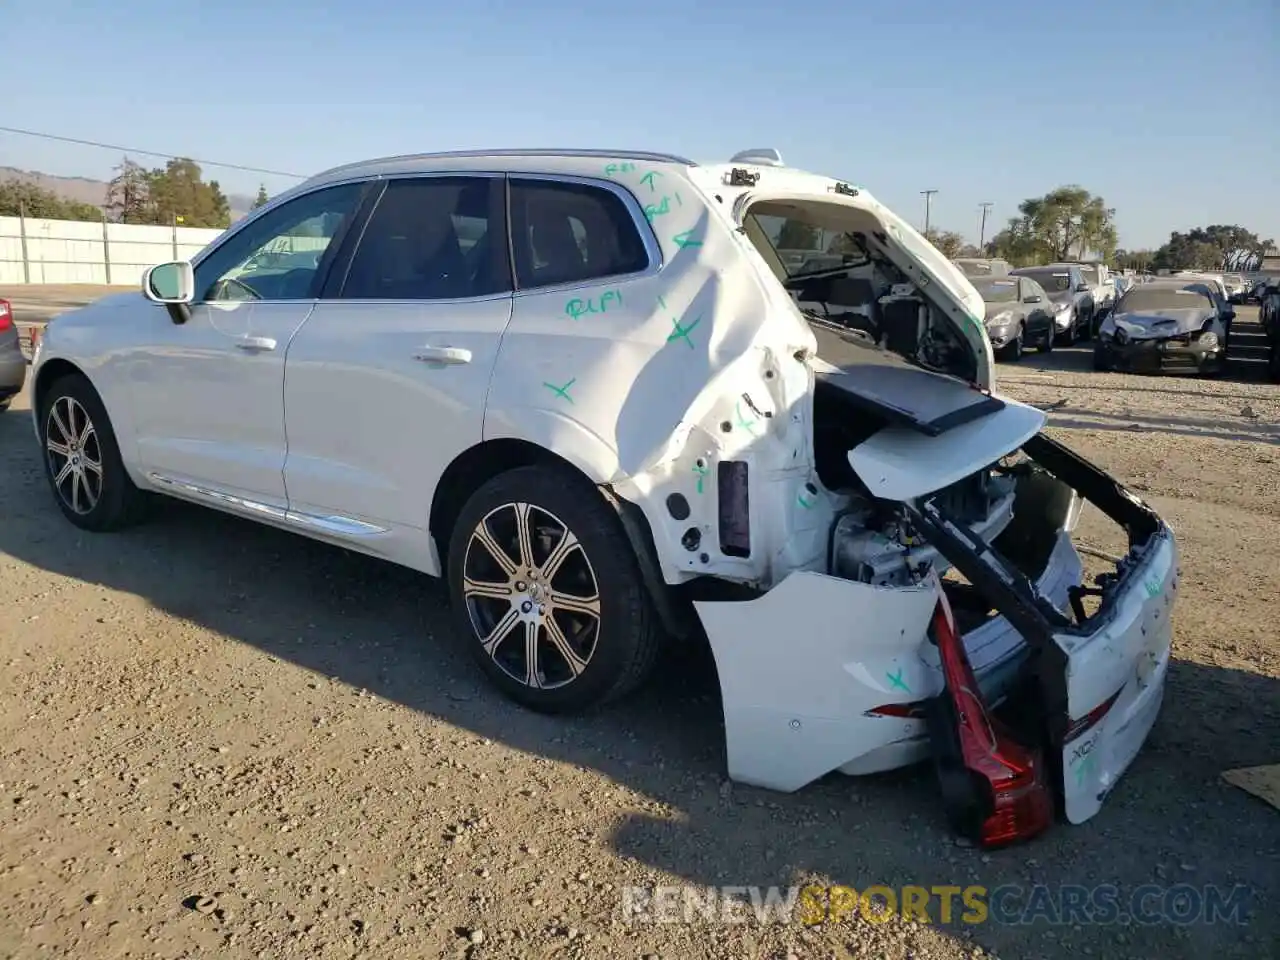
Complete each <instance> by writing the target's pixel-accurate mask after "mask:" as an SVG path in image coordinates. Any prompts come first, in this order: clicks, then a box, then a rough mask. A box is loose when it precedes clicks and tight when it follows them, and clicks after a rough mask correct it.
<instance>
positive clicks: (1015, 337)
mask: <svg viewBox="0 0 1280 960" xmlns="http://www.w3.org/2000/svg"><path fill="white" fill-rule="evenodd" d="M969 282H970V283H972V284H973V287H974V289H975V290H977V291H978V293H979V294H981V296H982V302H983V303H984V304H986V308H987V316H986V328H987V337H988V338H989V339H990V340H991V349H992V350H993V351H994V352H995V355H996V359H998V360H1018V359H1020V358H1021V357H1022V351H1023V348H1024V347H1025V346H1026V345H1027V344H1032V345H1034V346H1036V347H1037V348H1038V349H1039V350H1040V351H1041V352H1045V351H1049V350H1052V349H1053V338H1054V334H1055V330H1054V326H1053V315H1054V312H1053V303H1052V301H1051V300H1050V299H1049V295H1048V294H1047V293H1046V292H1045V291H1044V288H1043V287H1041V286H1040V284H1038V283H1036V282H1035V281H1034V280H1032V279H1031V278H1030V277H974V276H971V277H970V278H969Z"/></svg>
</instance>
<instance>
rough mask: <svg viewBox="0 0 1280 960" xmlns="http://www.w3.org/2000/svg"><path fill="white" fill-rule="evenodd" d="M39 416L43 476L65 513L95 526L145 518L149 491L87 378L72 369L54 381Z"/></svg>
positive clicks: (120, 524)
mask: <svg viewBox="0 0 1280 960" xmlns="http://www.w3.org/2000/svg"><path fill="white" fill-rule="evenodd" d="M37 422H38V423H39V429H40V445H41V446H42V447H43V448H44V468H45V476H46V477H48V480H49V485H50V487H52V488H53V494H54V497H55V498H56V499H57V501H58V507H59V508H60V509H61V510H62V513H63V516H65V517H66V518H67V519H68V520H70V521H71V522H72V523H73V524H75V525H76V526H77V527H79V528H80V529H82V530H92V531H94V532H106V531H110V530H118V529H121V528H122V527H127V526H129V525H130V524H133V523H135V522H137V521H138V520H140V519H142V517H143V515H144V513H145V508H146V504H147V496H146V494H144V493H143V492H142V491H140V490H139V489H138V488H137V487H136V486H134V483H133V481H132V480H131V479H129V474H128V473H127V472H126V470H125V468H124V461H123V460H122V459H121V458H120V447H119V445H118V444H117V443H116V435H115V431H114V430H112V428H111V419H110V418H109V417H108V416H107V409H106V407H104V406H103V405H102V400H101V399H100V398H99V397H98V392H97V391H96V390H94V389H93V385H92V384H90V383H89V381H88V380H86V379H85V378H84V377H83V376H80V375H78V374H72V375H69V376H65V377H62V378H60V379H59V380H57V381H55V382H54V383H53V384H52V385H51V386H50V387H49V389H48V391H47V392H46V393H45V395H44V396H43V397H42V398H41V400H40V416H39V420H38V421H37Z"/></svg>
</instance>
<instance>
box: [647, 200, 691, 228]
mask: <svg viewBox="0 0 1280 960" xmlns="http://www.w3.org/2000/svg"><path fill="white" fill-rule="evenodd" d="M672 197H674V198H675V201H676V206H677V207H683V206H684V201H683V200H681V199H680V194H679V193H673V194H670V195H664V196H663V198H662V199H661V200H659V201H658V202H657V203H650V204H647V205H646V206H645V208H644V218H645V219H646V220H648V221H649V222H650V223H653V220H654V218H655V217H663V216H666V215H667V214H668V213H670V212H671V211H672V209H673V208H672V206H671V199H672Z"/></svg>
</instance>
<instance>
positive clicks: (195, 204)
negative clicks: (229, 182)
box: [147, 157, 231, 229]
mask: <svg viewBox="0 0 1280 960" xmlns="http://www.w3.org/2000/svg"><path fill="white" fill-rule="evenodd" d="M147 194H148V196H149V198H150V204H149V208H150V209H149V218H150V220H151V222H152V223H174V222H180V223H181V224H182V225H183V226H185V227H216V228H218V229H225V228H226V227H228V226H230V225H231V205H230V204H229V203H228V201H227V198H226V195H225V194H224V193H223V192H222V188H221V187H220V186H219V185H218V181H217V180H211V181H209V182H208V183H205V181H204V178H203V176H202V174H201V171H200V165H199V164H198V163H196V162H195V161H194V160H190V159H188V158H186V157H178V158H176V159H173V160H170V161H169V162H168V163H167V164H165V166H164V167H161V168H157V169H155V170H152V171H151V173H150V174H149V175H148V188H147Z"/></svg>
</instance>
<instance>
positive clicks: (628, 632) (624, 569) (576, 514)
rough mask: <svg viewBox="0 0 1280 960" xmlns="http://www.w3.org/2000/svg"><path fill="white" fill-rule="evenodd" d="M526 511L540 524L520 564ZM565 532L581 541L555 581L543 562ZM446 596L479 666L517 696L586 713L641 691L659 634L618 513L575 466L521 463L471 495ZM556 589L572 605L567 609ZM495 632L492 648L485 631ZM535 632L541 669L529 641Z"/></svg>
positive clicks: (530, 522) (528, 523)
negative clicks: (499, 554) (531, 659)
mask: <svg viewBox="0 0 1280 960" xmlns="http://www.w3.org/2000/svg"><path fill="white" fill-rule="evenodd" d="M521 518H524V520H523V522H524V524H525V527H524V529H526V530H531V535H530V536H528V537H526V538H525V539H524V541H523V542H524V544H526V547H525V548H524V549H525V550H527V551H528V552H529V553H530V554H532V564H529V563H523V562H521V560H524V559H528V558H527V557H522V556H521V554H522V553H523V552H524V551H523V550H522V549H521V547H520V543H519V542H518V541H517V540H516V534H517V531H518V530H519V526H518V524H519V523H520V521H521ZM482 531H483V534H482ZM542 534H545V536H546V539H545V540H544V539H542V537H541V536H540V535H542ZM482 536H483V537H484V539H482ZM566 536H572V537H573V538H574V542H575V543H576V546H575V547H571V548H570V552H569V553H568V554H567V555H565V556H562V557H561V558H560V560H559V562H558V563H557V564H556V567H557V569H556V570H554V571H553V573H552V576H551V578H547V577H546V575H545V570H542V571H540V570H539V567H541V565H542V564H543V563H544V562H546V561H547V560H549V559H551V558H552V557H553V556H555V555H556V551H557V550H558V549H559V546H560V544H561V543H563V542H564V540H565V537H566ZM486 540H487V541H488V542H487V543H486ZM495 550H497V551H500V552H502V553H503V554H504V556H503V557H501V558H499V557H497V556H496V555H495ZM531 566H532V569H533V576H529V575H528V571H529V569H530V567H531ZM468 584H484V585H488V586H489V591H488V592H479V591H476V590H475V589H473V588H471V587H469V586H468ZM517 589H519V590H520V592H519V593H517ZM449 596H450V601H451V605H452V607H453V611H454V616H455V619H456V622H457V626H458V629H459V631H460V633H461V635H462V636H463V637H464V638H465V642H466V644H467V647H468V649H469V650H470V652H471V654H472V656H474V657H475V658H476V662H477V663H478V664H479V665H480V668H481V669H482V670H483V671H484V672H485V674H486V675H487V676H488V677H489V679H490V680H492V681H493V683H494V684H495V685H496V686H497V687H498V689H499V690H501V691H502V692H503V693H505V694H506V695H507V696H508V697H510V698H511V699H512V700H514V701H516V702H517V703H520V704H522V705H523V706H526V707H528V708H530V709H533V710H537V711H539V712H542V713H573V712H581V711H584V710H588V709H590V708H592V707H595V706H598V705H600V704H603V703H606V702H608V701H610V700H614V699H617V698H618V697H621V696H623V695H625V694H627V693H629V692H630V691H632V690H634V689H635V688H636V687H638V686H639V685H640V684H641V683H642V682H643V681H644V680H645V678H646V677H647V676H648V674H649V672H650V670H651V668H652V667H653V663H654V660H655V658H656V655H657V652H658V648H659V644H660V640H661V636H662V634H661V631H660V629H659V625H658V617H657V613H656V611H655V609H654V605H653V600H652V598H651V597H650V596H649V593H648V590H647V588H646V587H645V584H644V581H643V579H642V577H641V573H640V568H639V564H638V562H637V560H636V557H635V554H634V552H633V550H632V547H631V542H630V540H628V539H627V535H626V533H625V531H624V530H623V527H622V523H621V521H620V520H619V518H618V515H617V513H616V512H615V511H614V509H613V508H612V507H611V506H610V505H609V504H608V503H607V502H606V501H605V500H604V498H603V497H602V496H601V495H600V493H599V491H598V490H596V489H595V488H594V487H593V486H592V485H591V484H590V483H588V482H587V481H586V480H585V479H583V478H582V477H580V476H578V475H576V474H573V473H571V472H570V471H569V470H567V469H561V468H555V467H546V466H531V467H520V468H518V469H515V470H511V471H509V472H507V473H503V474H500V475H498V476H497V477H494V478H493V479H492V480H490V481H489V482H488V483H486V484H484V485H483V486H482V487H480V489H479V490H477V491H476V492H475V493H474V494H473V495H472V496H471V499H470V500H468V501H467V504H466V506H464V507H463V509H462V511H461V513H460V514H459V516H458V520H457V523H456V524H455V525H454V528H453V535H452V537H451V538H450V543H449ZM556 596H560V597H562V598H564V600H565V601H566V603H565V606H563V607H561V608H560V610H559V611H558V613H559V615H558V616H557V611H556V609H555V608H556V604H555V601H554V598H555V597H556ZM517 598H518V599H517ZM573 600H576V601H577V602H576V604H571V603H569V602H568V601H573ZM574 607H576V609H574ZM504 625H505V630H504V629H503V628H504ZM549 627H550V628H552V629H554V630H555V631H556V634H557V635H558V637H557V638H555V639H553V636H552V634H551V632H550V630H549V629H548V628H549ZM498 630H503V633H502V635H501V636H499V637H497V639H496V642H495V643H494V644H493V645H491V646H489V647H486V644H485V637H486V636H493V635H494V634H495V633H496V632H497V631H498ZM530 636H532V637H533V638H534V640H533V649H534V651H535V657H534V659H535V661H536V665H535V667H534V669H533V670H530V665H529V658H528V657H527V655H526V647H525V644H524V643H523V642H522V641H527V640H528V638H529V637H530ZM559 640H563V641H564V645H561V644H560V643H559V642H558V641H559ZM566 647H567V650H568V653H567V654H566V652H565V649H566Z"/></svg>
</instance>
